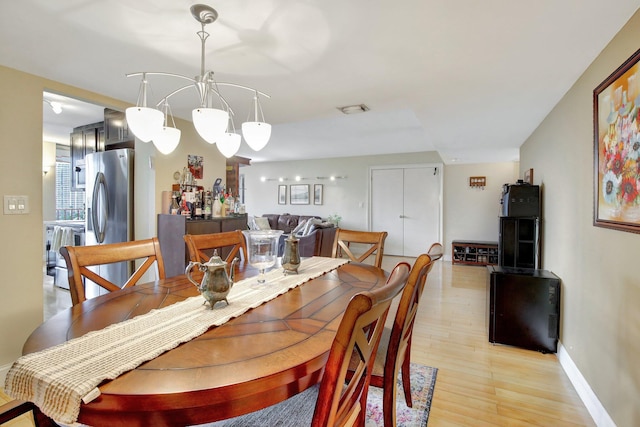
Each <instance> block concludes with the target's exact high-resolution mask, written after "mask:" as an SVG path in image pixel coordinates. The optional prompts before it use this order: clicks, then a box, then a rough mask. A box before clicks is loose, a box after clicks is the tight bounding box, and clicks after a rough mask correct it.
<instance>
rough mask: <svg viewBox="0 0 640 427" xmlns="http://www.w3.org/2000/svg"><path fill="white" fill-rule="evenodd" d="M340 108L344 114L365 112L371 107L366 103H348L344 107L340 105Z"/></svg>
mask: <svg viewBox="0 0 640 427" xmlns="http://www.w3.org/2000/svg"><path fill="white" fill-rule="evenodd" d="M338 110H340V111H342V112H343V113H344V114H357V113H364V112H365V111H369V107H367V106H366V105H364V104H358V105H347V106H344V107H338Z"/></svg>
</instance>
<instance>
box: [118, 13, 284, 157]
mask: <svg viewBox="0 0 640 427" xmlns="http://www.w3.org/2000/svg"><path fill="white" fill-rule="evenodd" d="M191 15H193V17H194V18H195V19H196V21H198V22H200V24H201V26H202V29H201V31H198V32H197V34H198V36H199V37H200V42H201V56H200V75H198V76H195V77H194V78H191V77H187V76H183V75H180V74H174V73H165V72H137V73H131V74H127V77H133V76H142V80H141V83H140V91H139V93H138V100H137V102H136V106H135V107H130V108H127V109H126V112H125V114H126V118H127V123H128V126H129V129H130V130H131V132H133V134H134V135H135V136H136V138H138V139H139V140H141V141H143V142H149V141H153V144H154V145H155V147H156V148H157V149H158V151H160V152H161V153H163V154H169V153H171V152H172V151H173V150H175V148H176V147H177V146H178V143H179V142H180V134H181V132H180V130H179V129H176V127H175V122H174V121H173V115H172V113H171V108H170V107H169V98H170V97H171V96H173V95H175V94H176V93H179V92H182V91H183V90H185V89H189V88H193V89H195V90H196V92H197V94H198V98H199V102H200V105H199V106H198V107H197V108H194V109H193V111H192V119H193V125H194V127H195V128H196V131H197V132H198V134H199V135H200V136H201V137H202V139H204V140H205V141H207V142H208V143H209V144H216V146H217V147H218V150H220V152H221V153H222V154H223V155H224V156H225V157H227V158H229V157H231V156H233V155H235V154H236V153H237V152H238V149H239V148H240V143H241V139H242V137H241V136H240V134H238V133H237V132H236V129H235V125H234V123H233V110H232V109H231V107H230V106H229V103H228V102H227V101H226V100H225V98H224V97H223V96H222V95H221V93H220V90H219V88H220V87H221V86H228V87H233V88H239V89H245V90H248V91H251V92H253V114H254V115H253V120H251V118H250V119H249V120H250V121H247V122H244V123H243V124H242V136H243V137H244V140H245V141H246V143H247V145H249V147H250V148H251V149H253V150H254V151H259V150H261V149H262V148H264V147H265V145H267V143H268V142H269V138H270V137H271V125H270V124H268V123H265V121H264V114H263V113H262V107H261V105H260V99H259V96H264V97H266V98H270V96H269V95H267V94H265V93H263V92H260V91H258V90H256V89H253V88H250V87H247V86H242V85H239V84H234V83H223V82H216V81H215V80H214V78H213V71H207V70H206V69H205V61H204V54H205V44H206V41H207V38H208V37H209V33H207V32H206V31H205V30H204V27H205V25H207V24H210V23H212V22H214V21H215V20H216V19H218V12H216V10H215V9H213V8H212V7H210V6H207V5H204V4H196V5H193V6H191ZM151 75H160V76H169V77H177V78H179V79H184V80H187V81H189V82H190V83H189V84H187V85H186V86H183V87H180V88H178V89H176V90H174V91H173V92H171V93H169V94H168V95H166V96H165V97H164V98H162V99H161V100H160V101H159V102H158V103H157V104H156V105H155V108H153V107H148V106H147V86H148V81H147V76H151ZM214 104H215V106H216V107H219V108H214ZM169 119H171V124H173V126H170V122H169Z"/></svg>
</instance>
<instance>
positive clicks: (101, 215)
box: [91, 172, 109, 243]
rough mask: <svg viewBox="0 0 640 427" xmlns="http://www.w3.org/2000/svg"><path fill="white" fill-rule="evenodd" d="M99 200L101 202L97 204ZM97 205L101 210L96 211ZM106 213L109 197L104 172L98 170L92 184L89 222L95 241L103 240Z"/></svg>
mask: <svg viewBox="0 0 640 427" xmlns="http://www.w3.org/2000/svg"><path fill="white" fill-rule="evenodd" d="M100 190H102V191H100ZM100 198H101V199H100ZM99 202H101V203H100V204H99V205H98V203H99ZM98 206H99V207H100V208H101V209H102V211H101V212H98ZM108 213H109V198H108V197H107V181H106V179H105V177H104V174H103V173H102V172H98V174H97V175H96V182H95V184H94V186H93V200H92V202H91V222H92V225H93V227H92V228H93V233H94V235H95V236H96V242H97V243H102V242H104V237H105V233H106V229H107V216H108ZM100 219H102V221H100Z"/></svg>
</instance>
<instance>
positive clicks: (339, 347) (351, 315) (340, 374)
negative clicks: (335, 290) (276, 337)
mask: <svg viewBox="0 0 640 427" xmlns="http://www.w3.org/2000/svg"><path fill="white" fill-rule="evenodd" d="M409 270H410V267H409V264H407V263H405V262H401V263H399V264H398V265H396V267H395V268H394V269H393V271H392V272H391V274H390V276H389V278H388V279H387V282H386V284H385V285H383V286H381V287H379V288H377V289H374V290H372V291H364V292H360V293H358V294H356V295H354V296H353V298H351V301H350V302H349V305H348V306H347V309H346V311H345V312H344V315H343V317H342V320H341V322H340V325H339V326H338V331H337V333H336V336H335V338H334V340H333V343H332V345H331V349H330V351H329V358H328V359H327V363H326V364H325V368H324V373H323V375H322V380H321V381H320V385H319V386H317V385H316V386H313V387H311V388H309V389H307V390H306V391H304V392H302V393H299V394H297V395H295V396H293V397H291V398H289V399H287V400H285V401H283V402H280V403H278V404H276V405H273V406H269V407H267V408H265V409H262V410H259V411H256V412H252V413H250V414H247V415H243V416H240V417H236V418H232V419H229V420H224V421H218V422H215V423H212V424H207V426H210V427H212V426H215V427H231V426H234V427H235V426H238V427H239V426H267V425H283V421H285V420H286V421H287V422H288V424H285V425H294V424H292V421H295V425H307V426H308V425H311V426H312V427H327V426H346V425H357V426H364V422H365V416H366V409H367V395H368V391H369V382H370V375H371V368H372V366H373V361H374V358H375V355H376V349H377V347H378V344H379V342H380V336H381V334H382V330H383V329H384V323H385V320H386V317H387V313H388V311H389V306H390V304H391V301H392V299H393V298H394V297H395V296H396V295H398V294H399V293H400V292H401V291H402V289H403V288H404V287H405V285H406V283H407V278H408V276H409ZM352 355H356V357H357V358H358V363H357V366H356V369H355V370H354V373H353V375H352V377H351V379H350V380H348V381H347V380H346V373H347V368H348V367H349V362H350V361H351V360H352ZM302 414H306V417H305V416H303V415H302ZM294 417H300V418H304V419H299V418H294Z"/></svg>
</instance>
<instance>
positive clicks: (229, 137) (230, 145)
mask: <svg viewBox="0 0 640 427" xmlns="http://www.w3.org/2000/svg"><path fill="white" fill-rule="evenodd" d="M241 140H242V137H241V136H240V135H239V134H237V133H235V132H225V133H224V134H223V135H222V136H221V137H220V139H219V140H218V142H217V143H216V145H217V146H218V150H220V152H221V153H222V155H223V156H225V157H226V158H227V159H228V158H229V157H233V156H234V155H235V154H236V153H237V152H238V150H239V149H240V141H241Z"/></svg>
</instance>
